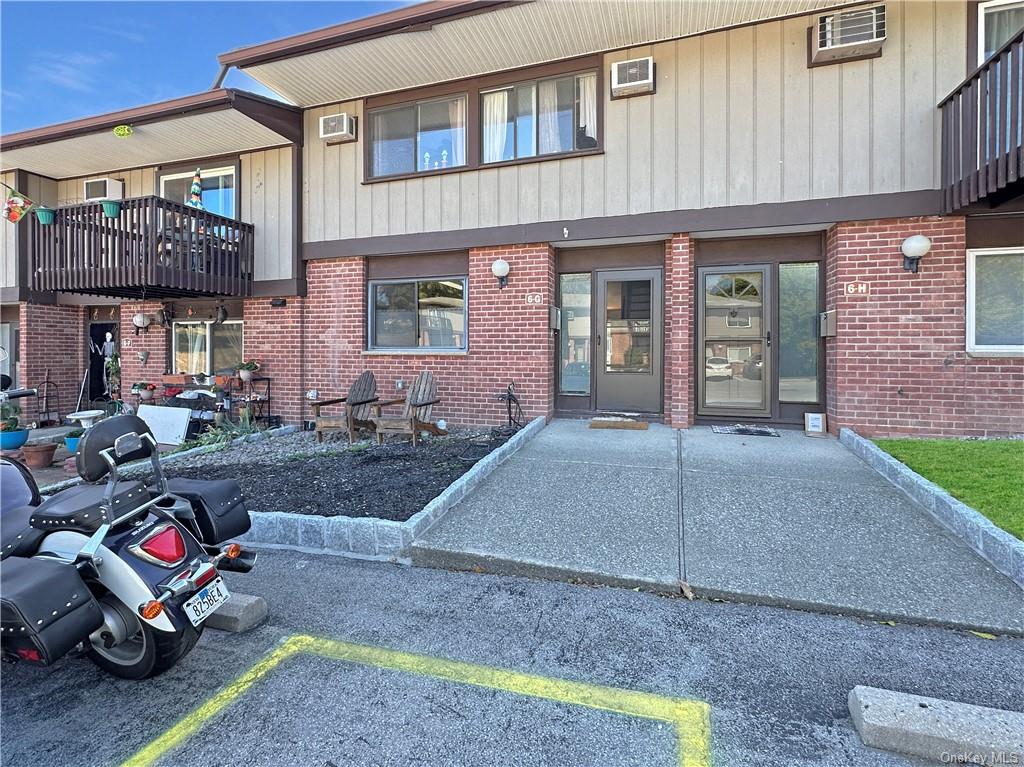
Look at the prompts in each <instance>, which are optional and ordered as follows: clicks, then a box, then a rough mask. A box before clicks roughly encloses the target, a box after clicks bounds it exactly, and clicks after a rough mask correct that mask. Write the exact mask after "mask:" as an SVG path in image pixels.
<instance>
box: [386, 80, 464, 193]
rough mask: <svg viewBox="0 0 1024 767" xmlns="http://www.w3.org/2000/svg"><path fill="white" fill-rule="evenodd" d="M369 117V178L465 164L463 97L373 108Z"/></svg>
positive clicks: (443, 168)
mask: <svg viewBox="0 0 1024 767" xmlns="http://www.w3.org/2000/svg"><path fill="white" fill-rule="evenodd" d="M369 118H370V166H371V173H370V176H371V177H374V178H376V177H382V176H397V175H407V174H412V173H421V172H423V171H438V170H445V169H447V168H458V167H460V166H463V165H465V164H466V96H455V97H446V98H443V99H434V100H432V101H422V102H419V103H416V104H408V105H403V106H399V107H388V108H384V109H377V110H374V111H372V112H370V113H369Z"/></svg>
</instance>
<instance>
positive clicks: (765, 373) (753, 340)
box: [697, 265, 772, 416]
mask: <svg viewBox="0 0 1024 767" xmlns="http://www.w3.org/2000/svg"><path fill="white" fill-rule="evenodd" d="M770 274H771V271H770V268H769V267H768V266H760V265H758V266H738V267H725V268H720V267H703V268H700V269H698V270H697V277H698V302H699V303H698V306H697V320H698V348H697V412H698V413H699V414H701V415H753V416H768V415H771V414H772V401H771V398H770V392H771V385H770V383H771V381H772V372H771V356H772V355H771V327H772V325H771V317H770V316H769V315H770V313H769V307H770V306H771V305H772V302H771V300H770V285H769V282H770V280H769V276H770Z"/></svg>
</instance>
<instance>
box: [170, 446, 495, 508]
mask: <svg viewBox="0 0 1024 767" xmlns="http://www.w3.org/2000/svg"><path fill="white" fill-rule="evenodd" d="M506 441H507V437H504V436H495V435H491V434H489V433H487V432H483V433H475V434H472V433H471V434H454V435H449V436H447V437H439V438H438V437H435V438H432V439H427V440H424V441H423V442H421V443H420V445H419V447H416V448H413V447H412V445H411V443H410V442H409V441H408V440H405V441H394V442H389V443H387V444H385V445H382V446H377V445H368V444H366V443H362V444H358V445H356V446H354V447H351V448H350V447H348V445H347V443H345V442H336V443H334V445H332V446H331V449H330V450H329V451H327V452H322V451H318V452H313V451H311V452H302V450H301V448H300V450H299V451H298V452H293V453H290V454H285V455H283V456H280V458H277V459H276V460H273V461H270V460H260V459H258V458H257V459H256V460H252V458H249V459H246V458H245V456H244V449H233V450H231V451H225V452H223V453H212V454H210V455H209V456H208V460H207V461H204V465H202V466H187V467H175V466H174V465H173V464H172V465H168V466H167V467H166V469H165V472H166V474H167V476H168V477H184V478H188V479H235V480H237V481H238V482H239V484H241V486H242V491H243V493H244V494H245V497H246V500H247V501H248V504H249V508H250V509H252V510H254V511H285V512H290V513H293V514H315V515H318V516H323V517H333V516H347V517H377V518H379V519H390V520H394V521H396V522H404V521H406V520H407V519H409V517H411V516H412V515H413V514H415V513H416V512H418V511H420V510H421V509H422V508H423V507H424V506H426V505H427V504H428V503H429V502H430V501H431V500H433V499H434V498H436V497H437V496H438V495H440V494H441V492H443V491H444V490H445V488H447V487H448V486H449V485H450V484H452V482H454V481H455V480H456V479H458V478H459V477H461V476H462V475H463V474H465V473H466V472H467V471H468V470H469V469H470V467H471V466H473V464H475V463H476V462H477V461H479V460H480V459H481V458H483V457H484V456H486V455H487V454H488V453H489V452H491V451H492V450H494V449H495V448H497V447H498V446H500V445H501V444H503V443H504V442H506ZM271 442H273V440H271ZM335 448H336V449H335ZM236 450H237V453H236ZM321 450H322V448H321ZM232 453H235V454H236V456H235V457H237V458H238V460H232V457H233V456H232V455H231V454H232Z"/></svg>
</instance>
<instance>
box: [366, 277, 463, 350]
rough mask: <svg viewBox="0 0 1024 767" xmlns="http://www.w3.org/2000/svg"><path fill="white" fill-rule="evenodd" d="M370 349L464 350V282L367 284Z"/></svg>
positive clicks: (387, 282)
mask: <svg viewBox="0 0 1024 767" xmlns="http://www.w3.org/2000/svg"><path fill="white" fill-rule="evenodd" d="M369 306H370V317H369V321H370V328H369V338H370V349H419V348H429V349H435V350H444V351H454V350H463V349H465V348H466V279H465V278H464V277H455V278H444V279H428V280H394V281H392V280H388V281H379V282H372V281H371V282H370V284H369Z"/></svg>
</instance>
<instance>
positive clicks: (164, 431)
mask: <svg viewBox="0 0 1024 767" xmlns="http://www.w3.org/2000/svg"><path fill="white" fill-rule="evenodd" d="M191 414H192V411H191V410H189V409H188V408H187V407H162V406H160V405H139V418H141V419H142V420H143V421H145V422H146V425H147V426H149V428H150V429H152V430H153V437H154V439H156V441H157V442H158V443H160V444H161V445H180V444H181V443H182V442H184V441H185V433H186V432H187V431H188V419H189V417H190V416H191Z"/></svg>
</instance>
